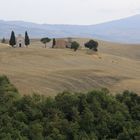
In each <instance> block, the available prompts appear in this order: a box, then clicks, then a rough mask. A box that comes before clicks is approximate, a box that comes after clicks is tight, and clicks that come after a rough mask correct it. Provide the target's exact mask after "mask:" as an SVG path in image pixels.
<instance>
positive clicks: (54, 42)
mask: <svg viewBox="0 0 140 140" xmlns="http://www.w3.org/2000/svg"><path fill="white" fill-rule="evenodd" d="M55 45H56V40H55V38H53V43H52V48H54V46H55Z"/></svg>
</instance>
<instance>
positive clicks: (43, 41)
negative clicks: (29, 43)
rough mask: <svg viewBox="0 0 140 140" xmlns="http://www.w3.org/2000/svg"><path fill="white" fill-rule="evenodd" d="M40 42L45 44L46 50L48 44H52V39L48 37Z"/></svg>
mask: <svg viewBox="0 0 140 140" xmlns="http://www.w3.org/2000/svg"><path fill="white" fill-rule="evenodd" d="M40 41H41V42H42V43H43V44H45V48H46V44H47V43H48V42H50V41H51V39H50V38H48V37H46V38H42V39H41V40H40Z"/></svg>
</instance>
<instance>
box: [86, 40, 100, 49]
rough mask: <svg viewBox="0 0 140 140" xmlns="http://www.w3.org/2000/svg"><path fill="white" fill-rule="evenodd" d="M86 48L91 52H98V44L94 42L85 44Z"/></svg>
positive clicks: (90, 41)
mask: <svg viewBox="0 0 140 140" xmlns="http://www.w3.org/2000/svg"><path fill="white" fill-rule="evenodd" d="M85 47H86V48H89V49H90V50H93V51H95V52H97V51H98V49H97V48H98V42H97V41H94V40H89V41H88V42H87V43H85Z"/></svg>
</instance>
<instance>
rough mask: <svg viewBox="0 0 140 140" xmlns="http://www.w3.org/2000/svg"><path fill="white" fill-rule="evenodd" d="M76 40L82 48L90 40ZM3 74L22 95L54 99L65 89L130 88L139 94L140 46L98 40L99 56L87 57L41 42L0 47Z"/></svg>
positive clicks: (116, 89)
mask: <svg viewBox="0 0 140 140" xmlns="http://www.w3.org/2000/svg"><path fill="white" fill-rule="evenodd" d="M76 40H77V41H78V42H80V43H81V46H82V45H83V44H84V42H86V41H87V40H88V39H76ZM49 45H50V44H49ZM49 45H48V46H49ZM3 74H4V75H7V76H8V77H9V78H10V80H11V82H12V83H13V84H14V85H15V86H16V87H17V88H18V89H19V91H20V92H21V93H22V94H31V93H33V92H35V93H38V94H44V95H46V96H54V95H56V94H57V93H59V92H62V91H64V90H68V91H76V92H81V91H89V90H92V89H94V88H97V89H98V88H104V87H106V88H108V89H109V90H110V91H112V93H116V92H121V91H123V90H125V89H128V90H131V91H134V92H137V93H138V94H140V45H124V44H115V43H109V42H103V41H99V53H98V55H88V54H87V50H86V49H81V50H78V51H77V52H73V51H72V50H70V49H51V48H43V45H42V44H41V43H40V42H39V41H38V40H34V41H32V44H31V46H29V47H28V48H11V47H10V46H8V45H3V44H0V75H3Z"/></svg>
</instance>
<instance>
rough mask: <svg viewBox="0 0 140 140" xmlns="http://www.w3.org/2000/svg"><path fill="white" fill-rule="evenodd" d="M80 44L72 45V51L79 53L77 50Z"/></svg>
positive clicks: (73, 43)
mask: <svg viewBox="0 0 140 140" xmlns="http://www.w3.org/2000/svg"><path fill="white" fill-rule="evenodd" d="M79 46H80V44H79V43H77V42H76V41H74V42H72V43H71V49H73V50H74V51H77V49H78V48H79Z"/></svg>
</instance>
